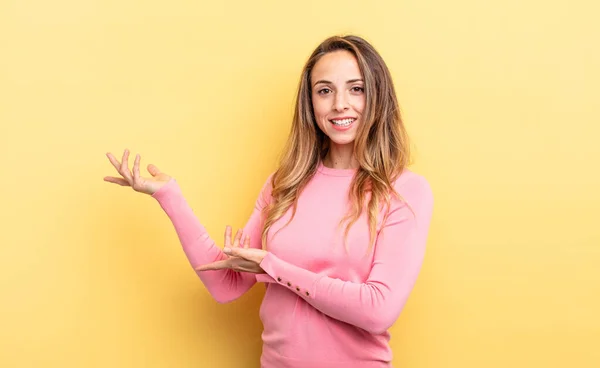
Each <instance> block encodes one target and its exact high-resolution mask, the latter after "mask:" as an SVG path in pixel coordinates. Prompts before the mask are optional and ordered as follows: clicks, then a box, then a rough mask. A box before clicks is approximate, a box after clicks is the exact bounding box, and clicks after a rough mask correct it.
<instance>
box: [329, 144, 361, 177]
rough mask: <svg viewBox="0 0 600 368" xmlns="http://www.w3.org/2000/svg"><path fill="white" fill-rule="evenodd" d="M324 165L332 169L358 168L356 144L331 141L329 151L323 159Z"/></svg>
mask: <svg viewBox="0 0 600 368" xmlns="http://www.w3.org/2000/svg"><path fill="white" fill-rule="evenodd" d="M323 165H325V166H326V167H329V168H332V169H340V170H347V169H358V168H359V166H360V165H359V164H358V161H357V160H356V158H355V157H354V144H353V143H350V144H345V145H337V144H334V143H330V146H329V152H327V155H326V156H325V158H324V159H323Z"/></svg>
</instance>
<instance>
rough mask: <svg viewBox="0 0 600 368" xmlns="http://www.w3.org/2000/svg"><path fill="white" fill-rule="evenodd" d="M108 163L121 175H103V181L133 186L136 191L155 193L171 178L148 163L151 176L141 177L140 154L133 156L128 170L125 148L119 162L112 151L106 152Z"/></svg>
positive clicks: (127, 154) (127, 153)
mask: <svg viewBox="0 0 600 368" xmlns="http://www.w3.org/2000/svg"><path fill="white" fill-rule="evenodd" d="M106 156H107V157H108V159H109V161H110V163H111V164H112V165H113V166H114V167H115V169H116V170H117V172H118V173H119V174H120V175H121V177H115V176H105V177H104V181H107V182H109V183H114V184H118V185H121V186H128V187H131V188H133V190H135V191H136V192H140V193H145V194H149V195H152V194H154V193H156V191H158V190H159V189H160V188H162V187H163V186H164V185H165V184H167V183H168V182H169V180H171V177H170V176H169V175H167V174H165V173H162V172H160V170H159V169H158V168H157V167H156V166H154V165H152V164H150V165H148V172H149V173H150V175H152V176H151V177H143V176H141V175H140V161H141V157H140V155H139V154H138V155H136V156H135V162H134V164H133V171H130V170H129V161H128V160H129V150H127V149H126V150H125V152H124V153H123V158H122V160H121V162H119V160H117V159H116V158H115V156H113V155H112V153H110V152H109V153H107V154H106Z"/></svg>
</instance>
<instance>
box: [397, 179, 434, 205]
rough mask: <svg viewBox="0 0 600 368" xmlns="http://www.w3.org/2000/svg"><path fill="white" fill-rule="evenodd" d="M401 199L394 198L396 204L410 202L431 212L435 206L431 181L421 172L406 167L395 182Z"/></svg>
mask: <svg viewBox="0 0 600 368" xmlns="http://www.w3.org/2000/svg"><path fill="white" fill-rule="evenodd" d="M393 186H394V189H395V190H396V192H397V193H398V194H399V195H400V199H394V201H393V202H396V203H395V204H396V205H406V204H408V205H409V206H410V207H412V208H421V209H423V210H425V211H426V212H430V211H431V208H432V207H433V190H432V188H431V185H430V184H429V181H428V180H427V179H426V178H425V177H424V176H423V175H421V174H417V173H416V172H414V171H412V170H409V169H404V171H403V172H402V174H401V175H400V176H398V178H397V179H396V180H395V181H394V183H393Z"/></svg>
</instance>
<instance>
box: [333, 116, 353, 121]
mask: <svg viewBox="0 0 600 368" xmlns="http://www.w3.org/2000/svg"><path fill="white" fill-rule="evenodd" d="M344 119H354V120H356V119H357V118H356V117H354V116H340V117H336V118H331V119H329V121H331V120H344Z"/></svg>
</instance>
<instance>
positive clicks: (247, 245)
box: [244, 235, 250, 249]
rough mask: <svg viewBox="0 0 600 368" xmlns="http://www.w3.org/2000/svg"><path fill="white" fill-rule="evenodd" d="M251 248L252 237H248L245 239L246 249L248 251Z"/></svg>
mask: <svg viewBox="0 0 600 368" xmlns="http://www.w3.org/2000/svg"><path fill="white" fill-rule="evenodd" d="M249 247H250V235H246V238H245V239H244V249H248V248H249Z"/></svg>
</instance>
